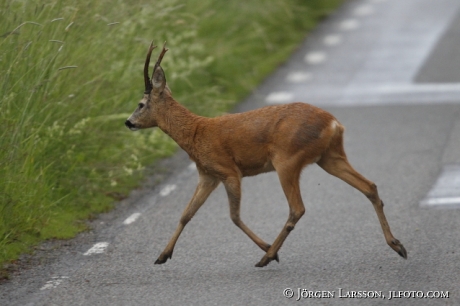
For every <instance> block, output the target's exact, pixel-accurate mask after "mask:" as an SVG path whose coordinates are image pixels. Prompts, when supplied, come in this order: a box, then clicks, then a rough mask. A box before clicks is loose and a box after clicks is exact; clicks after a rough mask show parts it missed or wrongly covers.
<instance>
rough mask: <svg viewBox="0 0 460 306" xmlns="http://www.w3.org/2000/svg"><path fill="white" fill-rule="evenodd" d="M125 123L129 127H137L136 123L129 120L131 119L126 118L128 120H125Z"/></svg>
mask: <svg viewBox="0 0 460 306" xmlns="http://www.w3.org/2000/svg"><path fill="white" fill-rule="evenodd" d="M125 125H126V126H127V127H128V128H129V129H134V128H135V126H134V124H132V123H131V121H129V120H126V121H125Z"/></svg>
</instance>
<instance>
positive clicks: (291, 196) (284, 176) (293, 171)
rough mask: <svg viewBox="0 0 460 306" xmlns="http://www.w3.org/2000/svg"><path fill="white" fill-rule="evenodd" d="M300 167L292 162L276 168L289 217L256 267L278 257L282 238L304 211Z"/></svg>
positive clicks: (262, 265)
mask: <svg viewBox="0 0 460 306" xmlns="http://www.w3.org/2000/svg"><path fill="white" fill-rule="evenodd" d="M300 169H301V167H298V165H297V164H295V163H294V164H293V167H286V166H285V167H282V168H281V169H277V170H276V171H277V172H278V177H279V179H280V182H281V186H282V187H283V191H284V194H285V195H286V198H287V200H288V204H289V218H288V220H287V222H286V224H285V225H284V227H283V229H282V230H281V232H280V233H279V235H278V237H277V238H276V239H275V241H274V242H273V244H272V246H271V247H270V249H269V250H268V251H267V253H266V254H265V256H264V257H262V259H261V260H260V261H259V262H258V263H257V264H256V267H265V266H266V265H268V264H269V263H270V261H272V260H277V259H278V251H279V249H280V248H281V246H282V245H283V242H284V240H286V238H287V236H288V235H289V233H290V232H291V231H292V230H293V229H294V227H295V225H296V223H297V221H299V219H300V218H301V217H302V216H303V214H304V213H305V207H304V205H303V202H302V198H301V195H300V189H299V178H300Z"/></svg>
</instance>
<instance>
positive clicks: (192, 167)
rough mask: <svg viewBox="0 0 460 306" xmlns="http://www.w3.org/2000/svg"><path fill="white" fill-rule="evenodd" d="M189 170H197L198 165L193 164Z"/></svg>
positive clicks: (189, 166)
mask: <svg viewBox="0 0 460 306" xmlns="http://www.w3.org/2000/svg"><path fill="white" fill-rule="evenodd" d="M187 168H188V169H189V170H196V164H195V163H191V164H190V165H188V167H187Z"/></svg>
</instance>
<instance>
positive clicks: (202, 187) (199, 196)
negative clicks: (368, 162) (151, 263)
mask: <svg viewBox="0 0 460 306" xmlns="http://www.w3.org/2000/svg"><path fill="white" fill-rule="evenodd" d="M217 185H219V180H217V179H216V178H214V177H212V176H208V175H205V174H203V173H201V172H200V181H199V183H198V186H197V187H196V190H195V194H194V195H193V197H192V199H191V200H190V202H189V203H188V205H187V207H186V208H185V210H184V212H183V213H182V216H181V218H180V222H179V225H178V226H177V228H176V231H175V232H174V234H173V236H172V237H171V240H170V241H169V243H168V245H167V246H166V248H165V249H164V251H163V252H162V253H161V254H160V256H159V257H158V259H157V260H156V261H155V264H162V263H165V262H166V261H167V260H168V258H171V257H172V253H173V251H174V246H175V245H176V242H177V239H179V236H180V234H181V233H182V230H183V229H184V227H185V225H186V224H187V223H188V222H189V221H190V220H191V219H192V217H193V216H194V215H195V213H196V212H197V211H198V209H199V208H200V207H201V206H202V205H203V203H204V202H205V201H206V199H207V198H208V196H209V195H210V194H211V192H212V191H213V190H214V189H215V188H216V187H217Z"/></svg>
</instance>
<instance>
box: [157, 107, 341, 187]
mask: <svg viewBox="0 0 460 306" xmlns="http://www.w3.org/2000/svg"><path fill="white" fill-rule="evenodd" d="M168 110H169V111H168V113H167V114H164V116H162V117H161V118H162V119H161V120H160V121H158V127H159V128H160V129H161V130H163V131H164V132H165V133H166V134H168V135H169V136H171V138H173V139H174V140H175V141H176V142H177V143H178V144H179V146H180V147H181V148H182V149H184V150H185V151H186V152H187V153H188V154H189V156H190V158H191V159H192V160H193V161H194V162H195V163H196V164H197V166H198V168H200V169H202V170H203V171H204V172H205V173H208V174H212V175H215V176H218V177H219V178H221V179H225V177H226V176H227V173H226V172H228V171H235V172H237V173H238V174H239V175H240V176H241V177H244V176H252V175H257V174H260V173H264V172H269V171H274V170H275V168H274V166H273V160H276V159H277V158H278V159H283V158H284V157H286V156H292V155H293V154H295V155H299V156H298V158H300V159H301V160H302V161H304V162H305V164H302V165H299V166H300V167H301V168H303V166H305V165H306V164H309V163H313V162H316V161H318V160H319V159H320V157H321V154H322V153H323V152H324V151H325V150H326V149H327V148H328V147H329V142H328V140H330V139H331V138H332V136H333V135H335V134H336V133H339V134H341V131H342V130H343V128H342V126H341V125H340V124H339V123H338V122H337V120H336V119H335V118H334V117H333V116H332V115H331V114H329V113H328V112H325V111H323V110H321V109H319V108H317V107H315V106H312V105H309V104H306V103H292V104H285V105H278V106H267V107H264V108H260V109H256V110H253V111H249V112H245V113H238V114H230V115H224V116H220V117H216V118H206V117H200V116H197V115H195V114H193V113H191V112H189V111H188V110H186V109H185V108H184V107H183V106H181V105H180V104H178V103H177V102H176V101H174V100H172V99H171V100H170V101H169V102H168ZM178 117H180V122H181V123H182V124H180V125H176V124H171V123H176V122H177V120H178V119H177V118H178ZM235 122H238V124H237V125H235ZM306 147H309V148H311V147H313V148H314V150H311V149H309V150H305V148H306Z"/></svg>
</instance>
